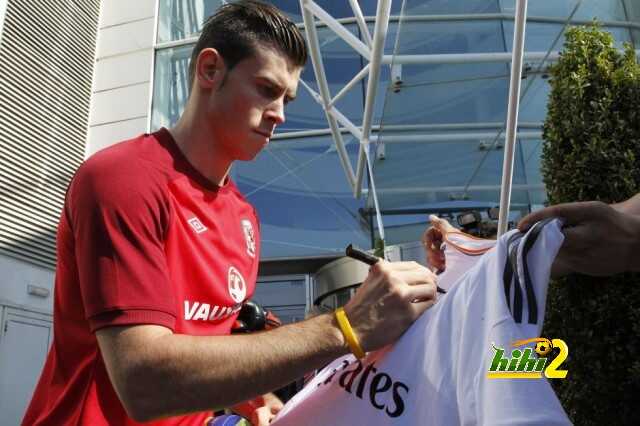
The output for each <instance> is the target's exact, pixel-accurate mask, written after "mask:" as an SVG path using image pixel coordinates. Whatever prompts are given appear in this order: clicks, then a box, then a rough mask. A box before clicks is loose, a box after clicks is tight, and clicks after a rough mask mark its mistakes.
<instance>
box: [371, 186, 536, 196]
mask: <svg viewBox="0 0 640 426" xmlns="http://www.w3.org/2000/svg"><path fill="white" fill-rule="evenodd" d="M465 188H466V190H467V191H477V192H486V191H499V190H500V188H501V185H471V186H469V187H466V186H432V187H429V186H424V187H411V188H408V187H405V188H378V194H385V195H401V194H431V193H433V194H435V193H442V192H464V191H465ZM512 188H513V190H515V191H535V190H543V189H544V188H545V187H544V185H540V184H516V185H513V186H512ZM362 193H363V194H364V195H367V193H368V190H367V189H366V188H365V189H363V190H362Z"/></svg>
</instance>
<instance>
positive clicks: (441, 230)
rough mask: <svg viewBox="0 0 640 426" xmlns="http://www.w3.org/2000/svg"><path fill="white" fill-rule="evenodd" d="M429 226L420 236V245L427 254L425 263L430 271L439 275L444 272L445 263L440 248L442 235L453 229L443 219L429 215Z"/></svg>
mask: <svg viewBox="0 0 640 426" xmlns="http://www.w3.org/2000/svg"><path fill="white" fill-rule="evenodd" d="M429 220H430V221H431V226H430V227H429V228H428V229H427V230H426V231H425V232H424V234H422V244H423V246H424V249H425V251H426V252H427V263H428V264H429V266H430V267H431V270H432V271H434V272H436V273H440V272H442V271H444V270H445V266H446V261H445V258H444V249H443V248H442V243H443V235H444V234H446V233H447V232H450V231H454V230H455V228H454V227H453V226H452V225H451V224H450V223H449V222H447V221H446V220H445V219H441V218H439V217H438V216H435V215H430V216H429Z"/></svg>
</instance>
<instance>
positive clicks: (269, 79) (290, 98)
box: [258, 75, 297, 102]
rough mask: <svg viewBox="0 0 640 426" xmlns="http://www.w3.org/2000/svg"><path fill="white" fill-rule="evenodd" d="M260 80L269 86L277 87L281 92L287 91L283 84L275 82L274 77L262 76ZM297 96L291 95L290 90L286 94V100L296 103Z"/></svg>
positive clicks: (259, 77)
mask: <svg viewBox="0 0 640 426" xmlns="http://www.w3.org/2000/svg"><path fill="white" fill-rule="evenodd" d="M258 80H262V81H264V82H266V83H268V84H271V85H273V86H275V87H277V88H278V90H279V91H281V92H283V91H285V88H284V86H283V85H282V84H280V83H279V82H278V81H277V80H275V79H274V78H272V77H269V76H264V75H261V76H258ZM296 96H297V95H296V94H295V93H291V92H289V91H288V90H287V92H286V93H285V98H286V99H287V101H289V102H291V101H294V100H295V99H296Z"/></svg>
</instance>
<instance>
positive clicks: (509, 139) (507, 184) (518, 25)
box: [498, 0, 527, 237]
mask: <svg viewBox="0 0 640 426" xmlns="http://www.w3.org/2000/svg"><path fill="white" fill-rule="evenodd" d="M526 20H527V0H516V19H515V28H514V31H513V58H512V59H511V81H510V83H509V106H508V110H507V131H506V135H507V136H506V141H505V149H504V160H503V164H502V184H501V187H500V215H499V219H498V237H500V236H501V235H502V234H504V233H505V232H506V231H507V224H508V222H509V207H510V204H511V184H512V182H513V162H514V156H515V144H516V130H517V128H518V109H519V107H520V83H521V81H522V62H523V52H524V33H525V24H526Z"/></svg>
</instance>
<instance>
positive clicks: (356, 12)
mask: <svg viewBox="0 0 640 426" xmlns="http://www.w3.org/2000/svg"><path fill="white" fill-rule="evenodd" d="M349 3H350V4H351V9H352V10H353V16H354V17H355V18H356V22H357V23H358V27H359V28H360V32H361V33H362V37H364V41H365V43H367V46H369V47H371V44H372V41H371V34H369V27H367V23H366V22H365V20H364V16H363V15H362V10H361V9H360V4H358V0H349Z"/></svg>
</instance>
